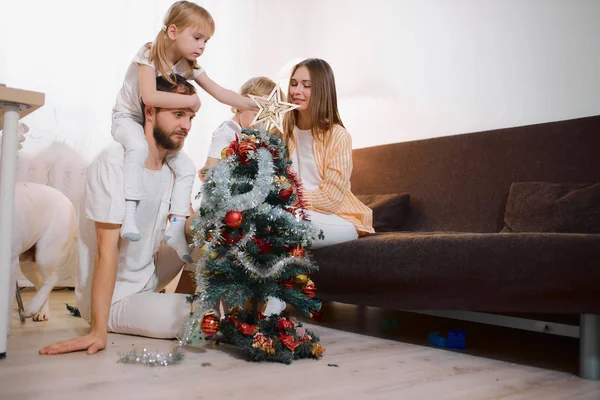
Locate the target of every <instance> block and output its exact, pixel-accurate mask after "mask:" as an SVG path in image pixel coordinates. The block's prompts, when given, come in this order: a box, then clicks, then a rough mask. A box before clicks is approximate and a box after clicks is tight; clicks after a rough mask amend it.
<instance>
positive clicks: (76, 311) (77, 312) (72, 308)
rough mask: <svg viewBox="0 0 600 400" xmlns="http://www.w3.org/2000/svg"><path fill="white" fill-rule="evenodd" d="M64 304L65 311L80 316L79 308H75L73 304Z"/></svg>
mask: <svg viewBox="0 0 600 400" xmlns="http://www.w3.org/2000/svg"><path fill="white" fill-rule="evenodd" d="M65 305H66V306H67V311H69V312H70V313H71V315H72V316H74V317H79V318H81V313H80V312H79V308H77V307H75V306H70V305H68V304H67V303H65Z"/></svg>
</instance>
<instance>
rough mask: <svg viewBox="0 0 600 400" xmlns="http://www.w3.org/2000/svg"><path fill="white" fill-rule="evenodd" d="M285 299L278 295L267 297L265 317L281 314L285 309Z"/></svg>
mask: <svg viewBox="0 0 600 400" xmlns="http://www.w3.org/2000/svg"><path fill="white" fill-rule="evenodd" d="M285 306H286V304H285V301H283V300H281V299H279V298H277V297H267V307H265V312H264V314H265V317H268V316H270V315H279V314H281V312H282V311H283V310H285Z"/></svg>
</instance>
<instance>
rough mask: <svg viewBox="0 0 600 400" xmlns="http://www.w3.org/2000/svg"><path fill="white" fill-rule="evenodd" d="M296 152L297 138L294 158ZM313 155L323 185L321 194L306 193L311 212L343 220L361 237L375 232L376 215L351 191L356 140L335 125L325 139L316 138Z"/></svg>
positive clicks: (305, 191)
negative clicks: (374, 216)
mask: <svg viewBox="0 0 600 400" xmlns="http://www.w3.org/2000/svg"><path fill="white" fill-rule="evenodd" d="M295 149H296V142H295V138H292V139H291V140H290V143H289V152H290V154H292V153H293V152H294V150H295ZM312 151H313V155H314V157H315V163H316V165H317V170H318V172H319V176H320V177H321V179H322V181H321V183H320V184H319V188H318V189H317V190H304V200H305V201H306V206H307V208H308V209H309V210H313V211H317V212H320V213H323V214H335V215H338V216H340V217H341V218H343V219H345V220H346V221H349V222H350V223H352V224H353V225H354V226H355V227H356V230H357V232H358V235H359V236H362V235H365V234H367V233H373V232H375V231H374V230H373V211H372V210H371V209H370V208H369V207H367V206H366V205H364V204H363V203H361V202H360V200H358V199H357V198H356V196H354V194H352V192H351V190H350V176H351V175H352V138H351V137H350V134H349V133H348V131H347V130H346V129H344V128H343V127H342V126H341V125H335V126H334V127H333V129H332V130H331V131H330V132H328V133H326V134H325V135H324V137H323V138H322V139H321V138H319V137H313V143H312Z"/></svg>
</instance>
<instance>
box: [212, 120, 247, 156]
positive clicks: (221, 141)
mask: <svg viewBox="0 0 600 400" xmlns="http://www.w3.org/2000/svg"><path fill="white" fill-rule="evenodd" d="M241 132H242V127H241V126H240V124H238V123H237V122H236V121H235V120H234V119H228V120H227V121H225V122H223V123H222V124H221V125H219V127H218V128H217V129H216V130H215V131H214V132H213V135H212V140H211V142H210V147H209V149H208V157H212V158H218V159H221V152H222V151H223V149H224V148H225V147H229V144H230V143H231V142H232V141H234V140H235V135H239V134H240V133H241Z"/></svg>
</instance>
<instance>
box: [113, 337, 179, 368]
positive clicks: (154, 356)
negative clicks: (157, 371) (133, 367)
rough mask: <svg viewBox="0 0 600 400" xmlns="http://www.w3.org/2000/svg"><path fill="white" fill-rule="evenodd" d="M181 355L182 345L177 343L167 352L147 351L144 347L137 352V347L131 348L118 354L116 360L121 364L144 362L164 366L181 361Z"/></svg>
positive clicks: (151, 365)
mask: <svg viewBox="0 0 600 400" xmlns="http://www.w3.org/2000/svg"><path fill="white" fill-rule="evenodd" d="M183 357H184V350H183V346H182V345H181V344H180V343H178V344H176V345H175V346H173V350H172V351H171V352H169V353H163V352H158V351H157V352H153V351H148V349H146V348H144V349H142V351H141V352H140V353H138V351H137V349H133V350H132V351H128V352H125V353H122V354H120V355H119V360H118V361H117V362H119V363H121V364H144V365H146V366H149V367H166V366H169V365H173V364H177V363H179V362H181V360H183Z"/></svg>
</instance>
